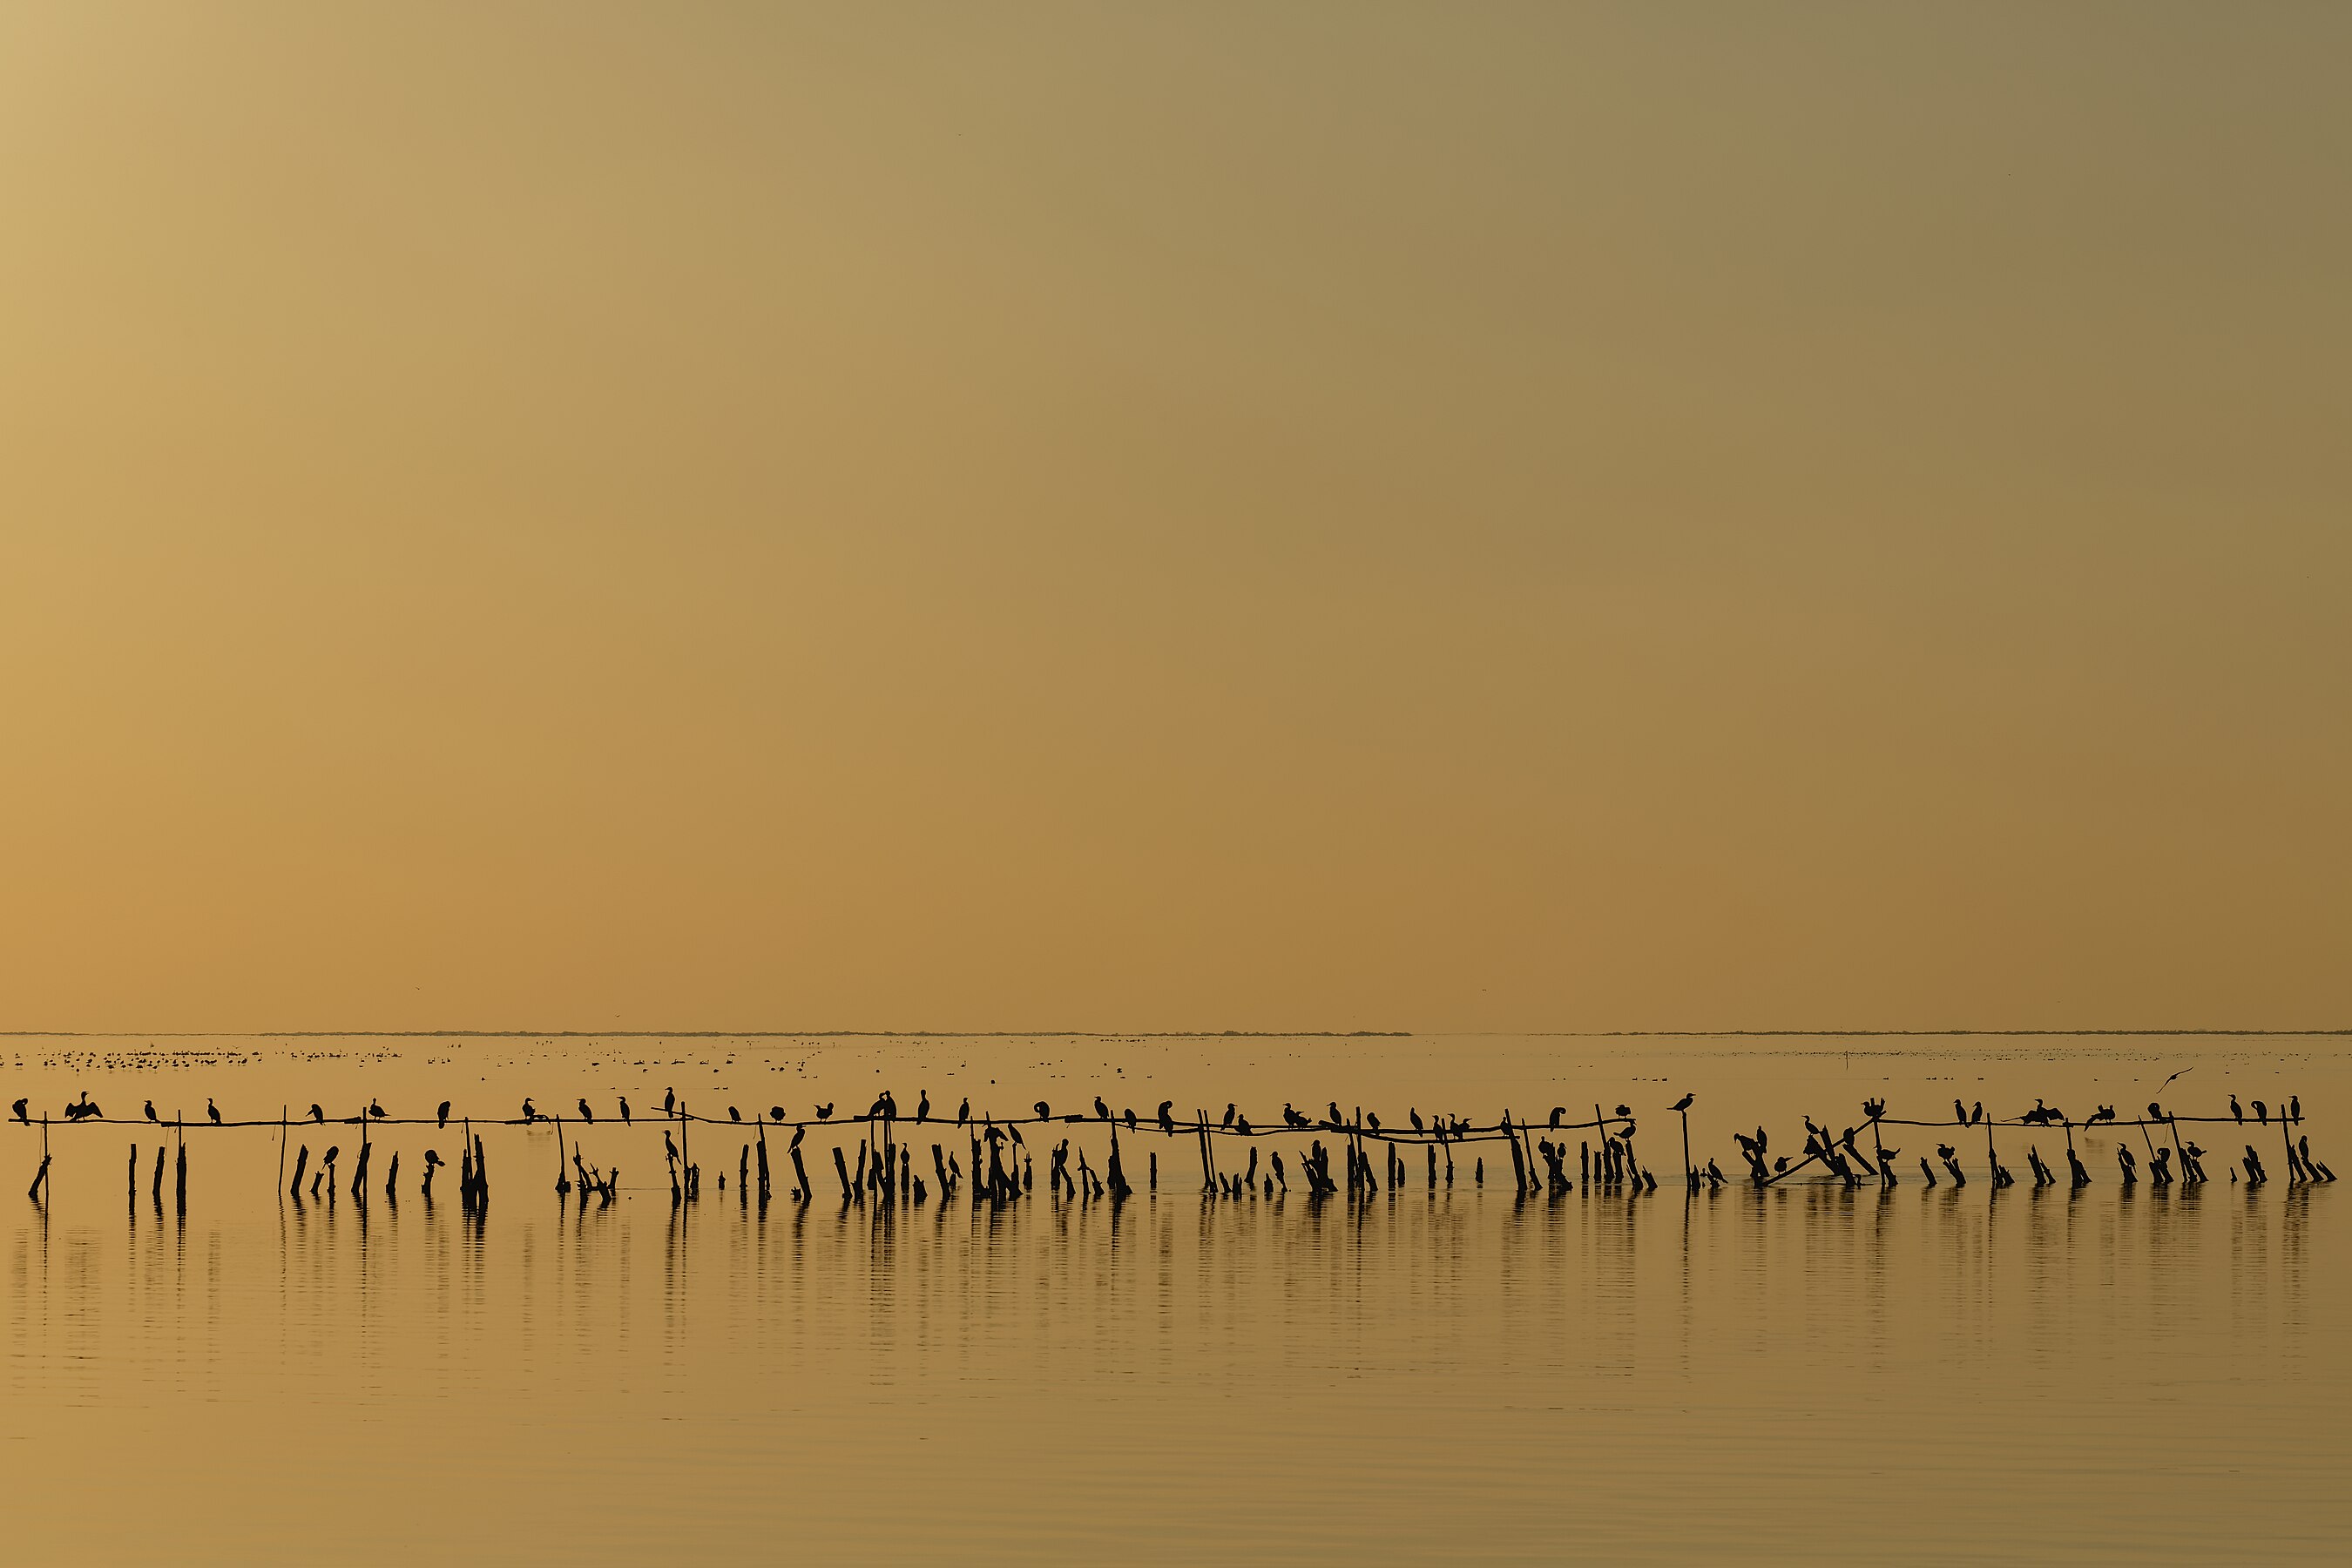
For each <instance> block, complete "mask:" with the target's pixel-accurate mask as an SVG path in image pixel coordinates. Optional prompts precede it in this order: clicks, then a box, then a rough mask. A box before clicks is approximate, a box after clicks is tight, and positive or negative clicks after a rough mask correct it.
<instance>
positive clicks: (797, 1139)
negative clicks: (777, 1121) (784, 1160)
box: [784, 1127, 808, 1152]
mask: <svg viewBox="0 0 2352 1568" xmlns="http://www.w3.org/2000/svg"><path fill="white" fill-rule="evenodd" d="M807 1136H808V1129H807V1128H805V1127H795V1128H793V1141H792V1142H790V1143H787V1144H785V1145H784V1149H785V1152H791V1151H793V1150H794V1149H797V1148H799V1147H800V1146H801V1140H802V1139H803V1138H805V1137H807Z"/></svg>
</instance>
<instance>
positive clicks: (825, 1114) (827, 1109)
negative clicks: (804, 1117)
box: [816, 1103, 833, 1121]
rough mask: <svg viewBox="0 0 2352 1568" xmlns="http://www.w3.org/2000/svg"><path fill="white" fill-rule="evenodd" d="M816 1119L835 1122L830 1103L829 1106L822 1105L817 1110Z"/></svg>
mask: <svg viewBox="0 0 2352 1568" xmlns="http://www.w3.org/2000/svg"><path fill="white" fill-rule="evenodd" d="M816 1119H817V1120H818V1121H832V1120H833V1106H832V1105H831V1104H830V1103H827V1104H824V1105H820V1106H818V1107H817V1108H816Z"/></svg>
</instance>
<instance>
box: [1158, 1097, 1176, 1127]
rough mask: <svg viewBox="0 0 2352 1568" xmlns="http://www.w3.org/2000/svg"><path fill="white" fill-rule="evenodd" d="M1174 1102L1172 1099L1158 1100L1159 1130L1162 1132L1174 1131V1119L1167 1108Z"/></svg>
mask: <svg viewBox="0 0 2352 1568" xmlns="http://www.w3.org/2000/svg"><path fill="white" fill-rule="evenodd" d="M1175 1103H1176V1102H1175V1101H1174V1100H1161V1101H1160V1131H1162V1132H1173V1131H1176V1119H1175V1118H1174V1117H1173V1116H1171V1115H1170V1114H1169V1113H1168V1108H1169V1107H1170V1106H1171V1105H1174V1104H1175Z"/></svg>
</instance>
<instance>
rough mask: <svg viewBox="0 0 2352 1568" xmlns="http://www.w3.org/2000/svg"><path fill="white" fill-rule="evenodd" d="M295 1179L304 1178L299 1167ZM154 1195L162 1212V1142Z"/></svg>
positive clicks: (157, 1151) (157, 1157)
mask: <svg viewBox="0 0 2352 1568" xmlns="http://www.w3.org/2000/svg"><path fill="white" fill-rule="evenodd" d="M294 1179H295V1180H296V1181H297V1182H299V1181H300V1180H301V1179H302V1173H301V1171H300V1170H299V1168H298V1169H297V1170H296V1171H295V1173H294ZM153 1195H154V1199H155V1208H156V1211H157V1212H158V1213H161V1212H162V1210H163V1145H162V1144H161V1143H158V1144H156V1145H155V1187H154V1194H153Z"/></svg>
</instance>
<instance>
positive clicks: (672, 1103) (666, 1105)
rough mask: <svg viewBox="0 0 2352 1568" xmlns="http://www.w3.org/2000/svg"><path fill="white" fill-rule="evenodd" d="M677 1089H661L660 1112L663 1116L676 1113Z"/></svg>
mask: <svg viewBox="0 0 2352 1568" xmlns="http://www.w3.org/2000/svg"><path fill="white" fill-rule="evenodd" d="M676 1113H677V1090H676V1089H663V1090H662V1114H663V1115H664V1116H671V1115H675V1114H676Z"/></svg>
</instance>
